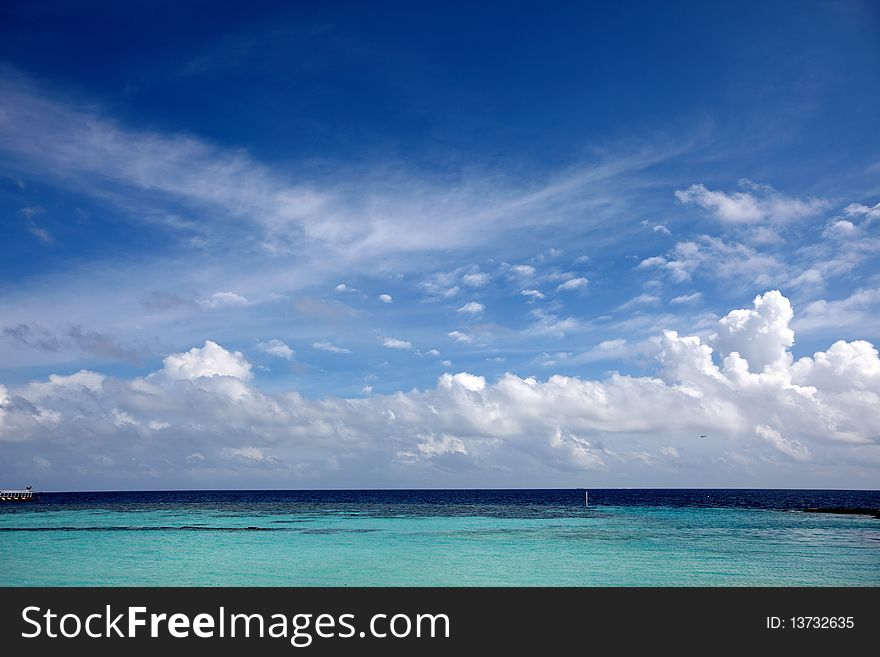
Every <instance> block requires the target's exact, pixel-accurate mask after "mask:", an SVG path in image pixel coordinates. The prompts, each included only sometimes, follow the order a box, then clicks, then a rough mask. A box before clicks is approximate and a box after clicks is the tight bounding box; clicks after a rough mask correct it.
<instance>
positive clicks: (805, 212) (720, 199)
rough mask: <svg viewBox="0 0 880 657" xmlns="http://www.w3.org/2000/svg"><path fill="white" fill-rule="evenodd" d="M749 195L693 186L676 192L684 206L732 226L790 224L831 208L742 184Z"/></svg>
mask: <svg viewBox="0 0 880 657" xmlns="http://www.w3.org/2000/svg"><path fill="white" fill-rule="evenodd" d="M740 185H741V186H743V187H746V188H747V189H748V190H749V191H744V192H734V193H732V194H728V193H725V192H718V191H711V190H709V189H707V188H706V186H705V185H691V186H690V187H688V188H687V189H686V190H679V191H677V192H675V198H677V199H678V200H679V201H680V202H681V203H684V204H696V205H699V206H700V207H702V208H705V209H706V210H710V211H711V212H712V214H713V215H714V216H715V217H716V218H717V219H719V220H720V221H722V222H726V223H731V224H752V223H757V222H762V221H770V222H787V221H791V220H794V219H800V218H803V217H809V216H813V215H815V214H818V213H819V212H821V211H822V210H823V209H825V208H826V207H827V206H828V203H827V202H826V201H823V200H820V199H808V200H806V201H803V200H800V199H796V198H791V197H788V196H785V195H783V194H780V193H779V192H777V191H776V190H774V189H773V188H771V187H768V186H765V185H755V184H754V183H751V182H749V181H740Z"/></svg>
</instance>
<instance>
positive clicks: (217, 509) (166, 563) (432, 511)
mask: <svg viewBox="0 0 880 657" xmlns="http://www.w3.org/2000/svg"><path fill="white" fill-rule="evenodd" d="M589 500H590V506H589V507H585V506H584V491H583V490H361V491H357V490H345V491H166V492H108V493H42V494H40V495H39V497H38V499H37V500H36V501H34V502H32V503H26V504H11V503H7V504H3V505H0V564H2V565H3V568H0V585H6V586H11V585H23V586H31V585H57V586H73V585H110V586H113V585H118V586H124V585H145V586H153V585H155V586H159V585H196V586H198V585H205V586H208V585H211V586H213V585H217V586H220V585H231V586H238V585H242V586H244V585H254V586H257V585H264V586H306V585H313V586H355V585H361V586H382V585H399V586H411V585H412V586H415V585H426V586H454V585H459V586H484V585H485V586H489V585H533V586H597V585H605V586H618V585H619V586H687V585H695V586H696V585H701V586H721V585H724V586H746V585H757V586H770V585H775V586H801V585H803V586H806V585H818V586H826V585H827V586H831V585H847V586H859V585H880V520H878V519H875V518H874V517H873V516H872V515H871V513H870V510H872V509H873V510H876V509H880V491H821V490H743V489H731V490H721V489H705V490H694V489H682V490H672V489H632V490H621V489H591V490H590V491H589ZM815 508H825V509H828V508H834V509H844V508H848V509H861V510H864V511H866V513H863V514H842V513H815V512H811V511H810V509H815ZM21 554H28V555H29V557H28V558H27V559H19V558H18V556H19V555H21ZM12 563H14V564H15V567H14V568H11V567H7V565H8V564H12Z"/></svg>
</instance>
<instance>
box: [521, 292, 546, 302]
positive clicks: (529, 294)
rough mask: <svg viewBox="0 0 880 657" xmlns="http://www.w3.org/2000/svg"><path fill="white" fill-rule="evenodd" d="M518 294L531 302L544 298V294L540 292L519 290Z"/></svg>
mask: <svg viewBox="0 0 880 657" xmlns="http://www.w3.org/2000/svg"><path fill="white" fill-rule="evenodd" d="M520 294H521V295H523V296H524V297H528V298H529V299H531V300H532V301H534V300H537V299H543V298H544V293H543V292H541V291H540V290H521V291H520Z"/></svg>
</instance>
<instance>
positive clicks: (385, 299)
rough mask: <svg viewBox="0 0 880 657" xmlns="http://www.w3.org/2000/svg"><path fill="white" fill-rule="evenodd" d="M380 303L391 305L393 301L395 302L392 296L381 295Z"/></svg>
mask: <svg viewBox="0 0 880 657" xmlns="http://www.w3.org/2000/svg"><path fill="white" fill-rule="evenodd" d="M379 301H381V302H382V303H391V302H392V301H394V298H393V297H392V296H391V295H390V294H380V295H379Z"/></svg>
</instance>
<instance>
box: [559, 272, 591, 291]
mask: <svg viewBox="0 0 880 657" xmlns="http://www.w3.org/2000/svg"><path fill="white" fill-rule="evenodd" d="M587 282H588V281H587V279H586V278H584V277H583V276H580V277H578V278H570V279H568V280H567V281H565V282H564V283H561V284H560V285H559V286H558V287H557V288H556V289H557V290H559V291H560V292H563V291H567V290H579V289H580V288H582V287H586V286H587Z"/></svg>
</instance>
